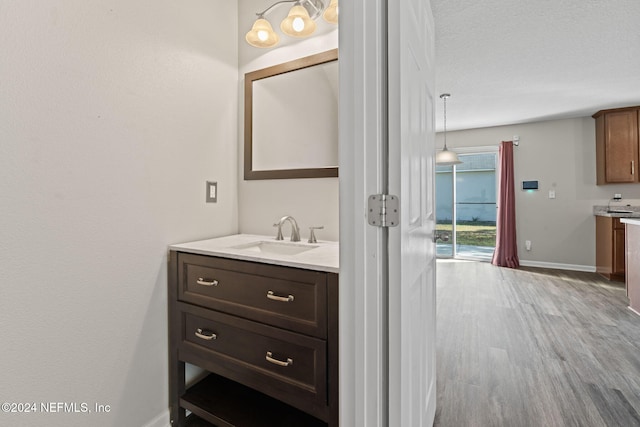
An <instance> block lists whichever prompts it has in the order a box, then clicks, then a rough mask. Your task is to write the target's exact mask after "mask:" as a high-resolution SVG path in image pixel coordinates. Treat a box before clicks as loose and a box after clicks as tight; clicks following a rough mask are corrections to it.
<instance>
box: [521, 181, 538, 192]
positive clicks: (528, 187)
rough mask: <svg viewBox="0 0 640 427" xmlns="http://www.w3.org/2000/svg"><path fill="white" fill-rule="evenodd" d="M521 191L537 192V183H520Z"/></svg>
mask: <svg viewBox="0 0 640 427" xmlns="http://www.w3.org/2000/svg"><path fill="white" fill-rule="evenodd" d="M522 189H523V190H537V189H538V181H522Z"/></svg>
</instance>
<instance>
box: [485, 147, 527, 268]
mask: <svg viewBox="0 0 640 427" xmlns="http://www.w3.org/2000/svg"><path fill="white" fill-rule="evenodd" d="M499 159H500V160H499V161H500V177H499V178H498V184H499V185H498V214H497V216H498V217H497V220H496V250H495V252H494V253H493V259H492V260H491V264H493V265H497V266H500V267H509V268H518V267H520V260H519V259H518V245H517V242H516V192H515V181H514V178H513V142H511V141H502V143H501V144H500V153H499Z"/></svg>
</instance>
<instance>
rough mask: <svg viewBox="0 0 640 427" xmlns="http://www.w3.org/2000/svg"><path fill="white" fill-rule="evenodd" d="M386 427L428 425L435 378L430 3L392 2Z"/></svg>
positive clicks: (418, 0) (433, 405)
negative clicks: (395, 222) (395, 210)
mask: <svg viewBox="0 0 640 427" xmlns="http://www.w3.org/2000/svg"><path fill="white" fill-rule="evenodd" d="M388 8H389V24H388V25H389V55H388V57H389V192H390V193H391V194H396V195H398V196H399V197H400V201H401V210H400V213H401V214H400V225H399V226H398V227H395V228H391V229H390V230H389V425H390V426H407V427H408V426H415V427H418V426H431V425H432V424H433V420H434V416H435V409H436V385H435V384H436V375H435V338H436V337H435V330H436V328H435V323H436V300H435V256H436V254H435V247H436V246H435V243H434V242H433V233H434V230H435V197H434V188H435V184H434V182H435V170H434V168H435V163H434V152H435V129H434V98H435V97H434V86H435V68H434V63H433V61H434V56H435V55H434V35H433V31H434V23H433V15H432V13H431V7H430V3H429V0H395V1H389V3H388Z"/></svg>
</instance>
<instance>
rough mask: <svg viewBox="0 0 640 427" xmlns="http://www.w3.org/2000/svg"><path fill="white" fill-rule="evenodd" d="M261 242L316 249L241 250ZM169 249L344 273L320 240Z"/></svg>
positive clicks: (223, 240)
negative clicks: (289, 251)
mask: <svg viewBox="0 0 640 427" xmlns="http://www.w3.org/2000/svg"><path fill="white" fill-rule="evenodd" d="M639 216H640V215H639ZM257 242H268V243H269V244H273V245H282V246H285V245H288V246H292V245H293V246H296V247H313V249H310V250H307V251H305V252H301V253H298V254H295V255H287V254H281V253H270V252H258V251H253V250H249V249H246V248H245V249H242V248H238V246H243V245H244V246H246V245H250V244H252V243H257ZM169 249H171V250H174V251H178V252H187V253H192V254H200V255H210V256H217V257H222V258H231V259H238V260H243V261H254V262H261V263H264V264H274V265H281V266H285V267H296V268H304V269H307V270H315V271H325V272H329V273H339V272H340V262H339V261H340V259H339V243H338V242H328V241H320V240H319V241H318V242H317V243H307V241H306V239H304V240H302V241H300V242H290V241H289V239H288V238H286V237H285V240H283V241H278V240H276V239H275V238H274V237H273V236H260V235H255V234H234V235H231V236H225V237H218V238H214V239H207V240H198V241H195V242H187V243H180V244H175V245H170V246H169Z"/></svg>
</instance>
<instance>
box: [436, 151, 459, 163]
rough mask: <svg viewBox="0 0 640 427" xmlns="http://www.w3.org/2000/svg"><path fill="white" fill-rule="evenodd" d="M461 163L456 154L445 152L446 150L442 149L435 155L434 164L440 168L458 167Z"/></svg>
mask: <svg viewBox="0 0 640 427" xmlns="http://www.w3.org/2000/svg"><path fill="white" fill-rule="evenodd" d="M460 163H462V162H461V161H460V159H458V154H457V153H454V152H453V151H449V150H447V148H446V147H445V148H443V149H442V151H438V152H437V153H436V164H437V165H442V166H449V165H459V164H460Z"/></svg>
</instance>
